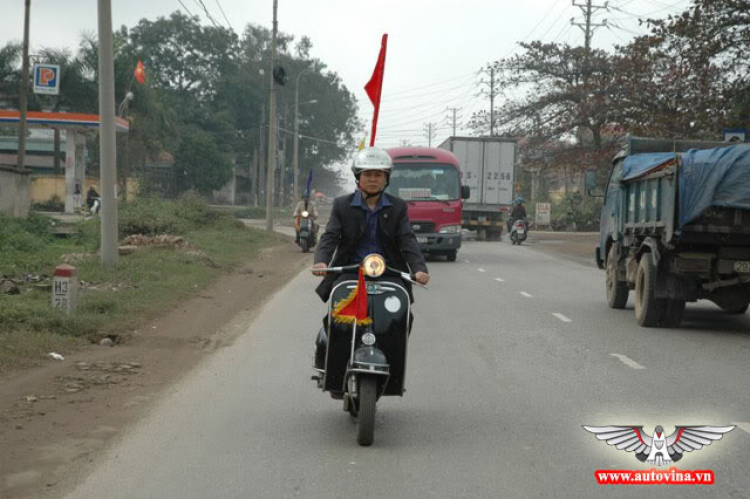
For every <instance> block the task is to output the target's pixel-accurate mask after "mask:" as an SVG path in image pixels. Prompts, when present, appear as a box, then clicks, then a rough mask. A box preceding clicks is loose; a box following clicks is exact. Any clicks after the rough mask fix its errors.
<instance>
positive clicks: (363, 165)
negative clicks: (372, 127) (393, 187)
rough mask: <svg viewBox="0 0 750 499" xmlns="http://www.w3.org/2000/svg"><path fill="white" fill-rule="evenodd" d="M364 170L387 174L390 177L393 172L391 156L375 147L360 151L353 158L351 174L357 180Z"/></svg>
mask: <svg viewBox="0 0 750 499" xmlns="http://www.w3.org/2000/svg"><path fill="white" fill-rule="evenodd" d="M365 170H380V171H383V172H385V173H387V174H388V176H389V177H390V174H391V171H392V170H393V161H392V160H391V156H390V155H389V154H388V153H387V152H385V151H384V150H383V149H378V148H376V147H370V148H368V149H362V150H361V151H359V152H358V153H357V154H356V155H355V156H354V164H353V165H352V173H354V176H355V177H357V179H359V175H360V174H361V173H362V172H363V171H365Z"/></svg>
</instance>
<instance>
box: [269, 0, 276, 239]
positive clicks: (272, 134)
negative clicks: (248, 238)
mask: <svg viewBox="0 0 750 499" xmlns="http://www.w3.org/2000/svg"><path fill="white" fill-rule="evenodd" d="M278 10H279V0H273V38H272V39H271V74H270V75H269V78H270V82H271V83H270V85H271V95H270V100H269V101H268V178H267V183H266V230H267V231H269V232H271V231H273V187H274V185H273V184H274V182H273V180H274V173H275V171H276V148H277V147H278V146H279V144H278V142H279V141H278V140H277V139H276V122H277V119H276V84H275V82H274V80H273V70H274V68H275V67H276V35H277V33H278V30H279V24H278V21H277V20H276V15H277V12H278Z"/></svg>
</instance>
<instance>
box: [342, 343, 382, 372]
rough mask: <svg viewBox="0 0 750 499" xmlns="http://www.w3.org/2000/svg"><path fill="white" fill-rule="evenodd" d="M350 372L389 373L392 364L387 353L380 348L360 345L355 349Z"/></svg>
mask: <svg viewBox="0 0 750 499" xmlns="http://www.w3.org/2000/svg"><path fill="white" fill-rule="evenodd" d="M349 372H350V373H352V372H361V373H368V374H384V375H388V374H390V366H389V365H388V359H387V358H386V356H385V354H384V353H383V351H382V350H380V349H379V348H376V347H360V348H358V349H356V350H355V351H354V358H353V359H352V365H351V366H350V368H349Z"/></svg>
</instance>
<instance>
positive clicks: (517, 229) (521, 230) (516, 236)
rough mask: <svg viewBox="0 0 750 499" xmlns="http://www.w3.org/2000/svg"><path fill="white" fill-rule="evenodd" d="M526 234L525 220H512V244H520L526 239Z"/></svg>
mask: <svg viewBox="0 0 750 499" xmlns="http://www.w3.org/2000/svg"><path fill="white" fill-rule="evenodd" d="M527 234H528V227H527V225H526V220H524V219H522V218H519V219H518V220H516V221H515V222H513V227H511V229H510V240H511V242H512V243H513V244H517V245H519V246H520V245H521V243H522V242H524V241H525V240H526V237H527Z"/></svg>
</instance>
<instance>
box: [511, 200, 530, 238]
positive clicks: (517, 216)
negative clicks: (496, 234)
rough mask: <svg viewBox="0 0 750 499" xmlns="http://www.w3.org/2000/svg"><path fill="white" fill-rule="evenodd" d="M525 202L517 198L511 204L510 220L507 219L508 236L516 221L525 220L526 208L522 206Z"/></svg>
mask: <svg viewBox="0 0 750 499" xmlns="http://www.w3.org/2000/svg"><path fill="white" fill-rule="evenodd" d="M525 202H526V201H525V200H524V199H523V198H521V197H518V198H516V200H515V201H514V202H513V203H514V206H513V210H511V212H510V218H508V233H509V234H510V229H511V228H512V227H513V224H514V223H515V222H516V220H526V207H525V206H524V203H525Z"/></svg>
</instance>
